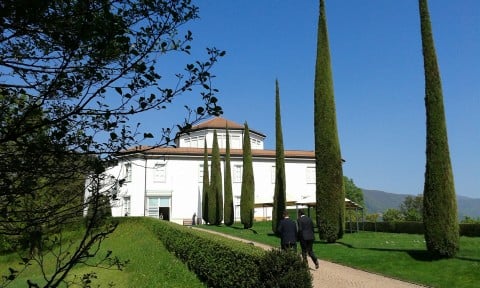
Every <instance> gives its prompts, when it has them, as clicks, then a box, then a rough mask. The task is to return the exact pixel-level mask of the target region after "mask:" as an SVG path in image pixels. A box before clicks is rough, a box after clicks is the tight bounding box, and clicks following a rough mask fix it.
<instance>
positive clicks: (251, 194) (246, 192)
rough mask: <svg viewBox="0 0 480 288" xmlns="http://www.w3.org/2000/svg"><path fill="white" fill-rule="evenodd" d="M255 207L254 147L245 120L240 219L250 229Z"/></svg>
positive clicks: (244, 226) (245, 227)
mask: <svg viewBox="0 0 480 288" xmlns="http://www.w3.org/2000/svg"><path fill="white" fill-rule="evenodd" d="M254 209H255V181H254V177H253V163H252V148H251V144H250V131H249V130H248V124H247V123H246V122H245V132H244V134H243V173H242V191H241V196H240V220H241V221H242V224H243V228H244V229H249V228H252V226H253V213H254Z"/></svg>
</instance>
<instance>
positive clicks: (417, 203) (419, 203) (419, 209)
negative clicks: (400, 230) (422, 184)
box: [400, 195, 423, 222]
mask: <svg viewBox="0 0 480 288" xmlns="http://www.w3.org/2000/svg"><path fill="white" fill-rule="evenodd" d="M400 212H401V213H402V214H403V217H404V219H405V221H420V222H421V221H423V219H422V218H423V217H422V215H423V196H422V195H417V196H411V195H409V196H407V197H405V200H403V203H402V204H400Z"/></svg>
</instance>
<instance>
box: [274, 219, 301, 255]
mask: <svg viewBox="0 0 480 288" xmlns="http://www.w3.org/2000/svg"><path fill="white" fill-rule="evenodd" d="M278 233H280V238H281V242H280V244H281V247H282V250H287V249H293V250H295V251H297V224H296V223H295V222H294V221H293V220H292V219H290V217H289V215H288V211H286V210H285V211H284V212H283V219H282V220H280V223H279V224H278Z"/></svg>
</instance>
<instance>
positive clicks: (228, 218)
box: [223, 127, 235, 226]
mask: <svg viewBox="0 0 480 288" xmlns="http://www.w3.org/2000/svg"><path fill="white" fill-rule="evenodd" d="M225 130H226V144H225V145H226V147H225V174H224V180H223V183H224V184H223V185H224V188H223V189H224V194H225V202H224V204H223V205H224V208H223V213H224V217H223V223H225V225H227V226H230V225H232V224H233V222H234V220H235V218H234V217H235V216H234V215H233V212H234V210H233V192H232V169H231V166H230V136H229V133H228V127H227V128H226V129H225Z"/></svg>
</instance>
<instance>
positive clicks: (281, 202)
mask: <svg viewBox="0 0 480 288" xmlns="http://www.w3.org/2000/svg"><path fill="white" fill-rule="evenodd" d="M275 143H276V145H275V190H274V191H275V192H274V194H273V209H272V231H273V232H274V233H275V234H278V231H277V226H278V223H279V221H280V220H281V219H282V216H283V215H282V214H283V211H285V209H286V201H287V200H286V198H287V195H286V194H287V192H286V187H287V186H286V181H285V151H284V148H283V133H282V119H281V114H280V91H279V88H278V80H275Z"/></svg>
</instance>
